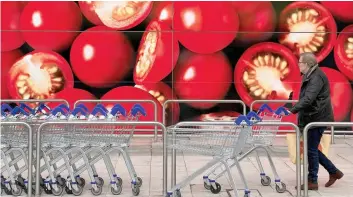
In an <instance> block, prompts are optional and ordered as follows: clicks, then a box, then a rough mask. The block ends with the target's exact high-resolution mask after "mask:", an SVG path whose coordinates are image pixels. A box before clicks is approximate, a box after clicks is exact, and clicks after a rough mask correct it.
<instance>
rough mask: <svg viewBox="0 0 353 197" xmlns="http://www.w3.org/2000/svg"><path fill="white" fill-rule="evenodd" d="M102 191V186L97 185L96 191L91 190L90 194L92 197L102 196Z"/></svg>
mask: <svg viewBox="0 0 353 197" xmlns="http://www.w3.org/2000/svg"><path fill="white" fill-rule="evenodd" d="M102 191H103V188H102V186H100V185H97V190H95V189H93V188H92V189H91V193H92V194H93V195H95V196H99V195H101V194H102Z"/></svg>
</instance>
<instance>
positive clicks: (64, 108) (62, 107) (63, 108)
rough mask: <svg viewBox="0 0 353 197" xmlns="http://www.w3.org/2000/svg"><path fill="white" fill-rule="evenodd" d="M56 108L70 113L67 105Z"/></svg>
mask: <svg viewBox="0 0 353 197" xmlns="http://www.w3.org/2000/svg"><path fill="white" fill-rule="evenodd" d="M56 108H60V109H62V110H65V111H66V112H67V113H69V112H70V108H69V107H68V106H67V105H65V104H60V105H59V106H57V107H56ZM53 111H54V109H53Z"/></svg>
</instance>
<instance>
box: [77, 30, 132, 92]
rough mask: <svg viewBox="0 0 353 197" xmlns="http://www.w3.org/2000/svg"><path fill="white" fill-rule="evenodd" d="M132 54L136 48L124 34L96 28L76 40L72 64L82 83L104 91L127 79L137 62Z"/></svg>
mask: <svg viewBox="0 0 353 197" xmlns="http://www.w3.org/2000/svg"><path fill="white" fill-rule="evenodd" d="M105 31H107V32H105ZM132 54H133V48H132V46H131V44H130V42H129V40H128V39H127V38H126V36H125V35H124V34H123V33H122V32H116V31H114V32H111V29H110V28H108V27H105V26H96V27H92V28H90V29H88V30H86V31H84V32H82V33H81V34H80V35H79V36H78V37H77V38H76V39H75V41H74V43H73V44H72V47H71V51H70V61H71V66H72V70H73V71H74V73H75V75H76V76H77V77H78V78H79V79H80V81H82V82H83V83H85V84H87V85H89V86H91V87H97V88H103V87H111V86H114V85H115V84H117V83H119V82H120V81H121V80H123V79H124V77H125V76H126V75H127V74H128V72H129V71H130V69H131V67H132V64H133V61H134V57H133V55H132Z"/></svg>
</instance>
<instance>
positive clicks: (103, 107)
mask: <svg viewBox="0 0 353 197" xmlns="http://www.w3.org/2000/svg"><path fill="white" fill-rule="evenodd" d="M96 107H100V108H102V109H103V110H104V112H105V113H106V114H107V113H109V110H107V108H106V107H105V106H104V105H103V104H101V103H98V104H97V105H96Z"/></svg>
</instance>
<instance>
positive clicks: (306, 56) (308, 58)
mask: <svg viewBox="0 0 353 197" xmlns="http://www.w3.org/2000/svg"><path fill="white" fill-rule="evenodd" d="M300 57H301V58H302V60H303V62H305V63H307V64H308V66H309V68H312V67H314V66H316V65H317V59H316V56H315V54H314V53H311V52H305V53H301V54H300Z"/></svg>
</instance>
